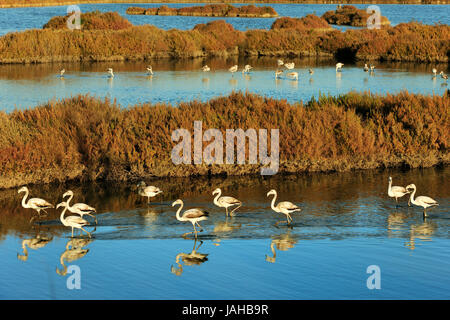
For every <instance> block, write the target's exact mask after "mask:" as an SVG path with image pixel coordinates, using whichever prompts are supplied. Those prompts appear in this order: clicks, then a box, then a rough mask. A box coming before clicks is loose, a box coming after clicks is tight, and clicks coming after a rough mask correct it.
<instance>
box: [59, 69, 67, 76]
mask: <svg viewBox="0 0 450 320" xmlns="http://www.w3.org/2000/svg"><path fill="white" fill-rule="evenodd" d="M64 73H66V69H62V70H61V71H59V76H60V77H61V78H62V77H64Z"/></svg>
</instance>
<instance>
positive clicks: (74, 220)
mask: <svg viewBox="0 0 450 320" xmlns="http://www.w3.org/2000/svg"><path fill="white" fill-rule="evenodd" d="M59 207H64V210H63V211H62V213H61V216H60V217H59V219H60V220H61V222H62V224H63V225H64V226H66V227H71V228H72V238H73V228H77V229H80V230H83V231H84V232H86V233H87V235H88V236H89V238H91V234H90V233H89V232H88V231H86V230H85V229H84V228H83V227H84V226H88V225H89V222H88V221H86V220H84V219H83V218H82V217H79V216H69V217H67V218H64V214H65V213H66V210H67V208H68V207H69V204H68V203H67V202H61V203H58V205H57V206H56V209H58V208H59Z"/></svg>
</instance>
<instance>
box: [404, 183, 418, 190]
mask: <svg viewBox="0 0 450 320" xmlns="http://www.w3.org/2000/svg"><path fill="white" fill-rule="evenodd" d="M406 190H408V191H411V190H416V185H415V184H414V183H412V184H409V185H407V186H406Z"/></svg>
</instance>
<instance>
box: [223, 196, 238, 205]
mask: <svg viewBox="0 0 450 320" xmlns="http://www.w3.org/2000/svg"><path fill="white" fill-rule="evenodd" d="M219 203H220V204H228V205H235V204H241V202H240V201H239V200H238V199H236V198H233V197H226V196H224V197H220V198H219Z"/></svg>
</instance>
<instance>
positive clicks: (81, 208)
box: [63, 190, 98, 224]
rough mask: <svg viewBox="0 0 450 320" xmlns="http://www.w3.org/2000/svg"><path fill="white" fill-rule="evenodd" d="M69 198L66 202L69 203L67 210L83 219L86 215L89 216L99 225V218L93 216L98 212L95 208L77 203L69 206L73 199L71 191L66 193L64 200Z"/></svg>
mask: <svg viewBox="0 0 450 320" xmlns="http://www.w3.org/2000/svg"><path fill="white" fill-rule="evenodd" d="M67 196H69V199H68V200H67V201H66V202H67V209H68V210H69V211H70V212H72V213H76V214H79V215H80V217H82V218H83V216H84V215H85V214H86V215H88V216H91V217H92V218H94V219H95V223H96V224H97V223H98V221H97V217H96V216H94V215H93V213H96V212H97V211H96V210H95V208H93V207H91V206H88V205H87V204H85V203H75V204H73V205H72V206H70V205H69V203H70V201H71V200H72V198H73V191H72V190H69V191H67V192H66V193H64V194H63V199H64V198H65V197H67Z"/></svg>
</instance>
